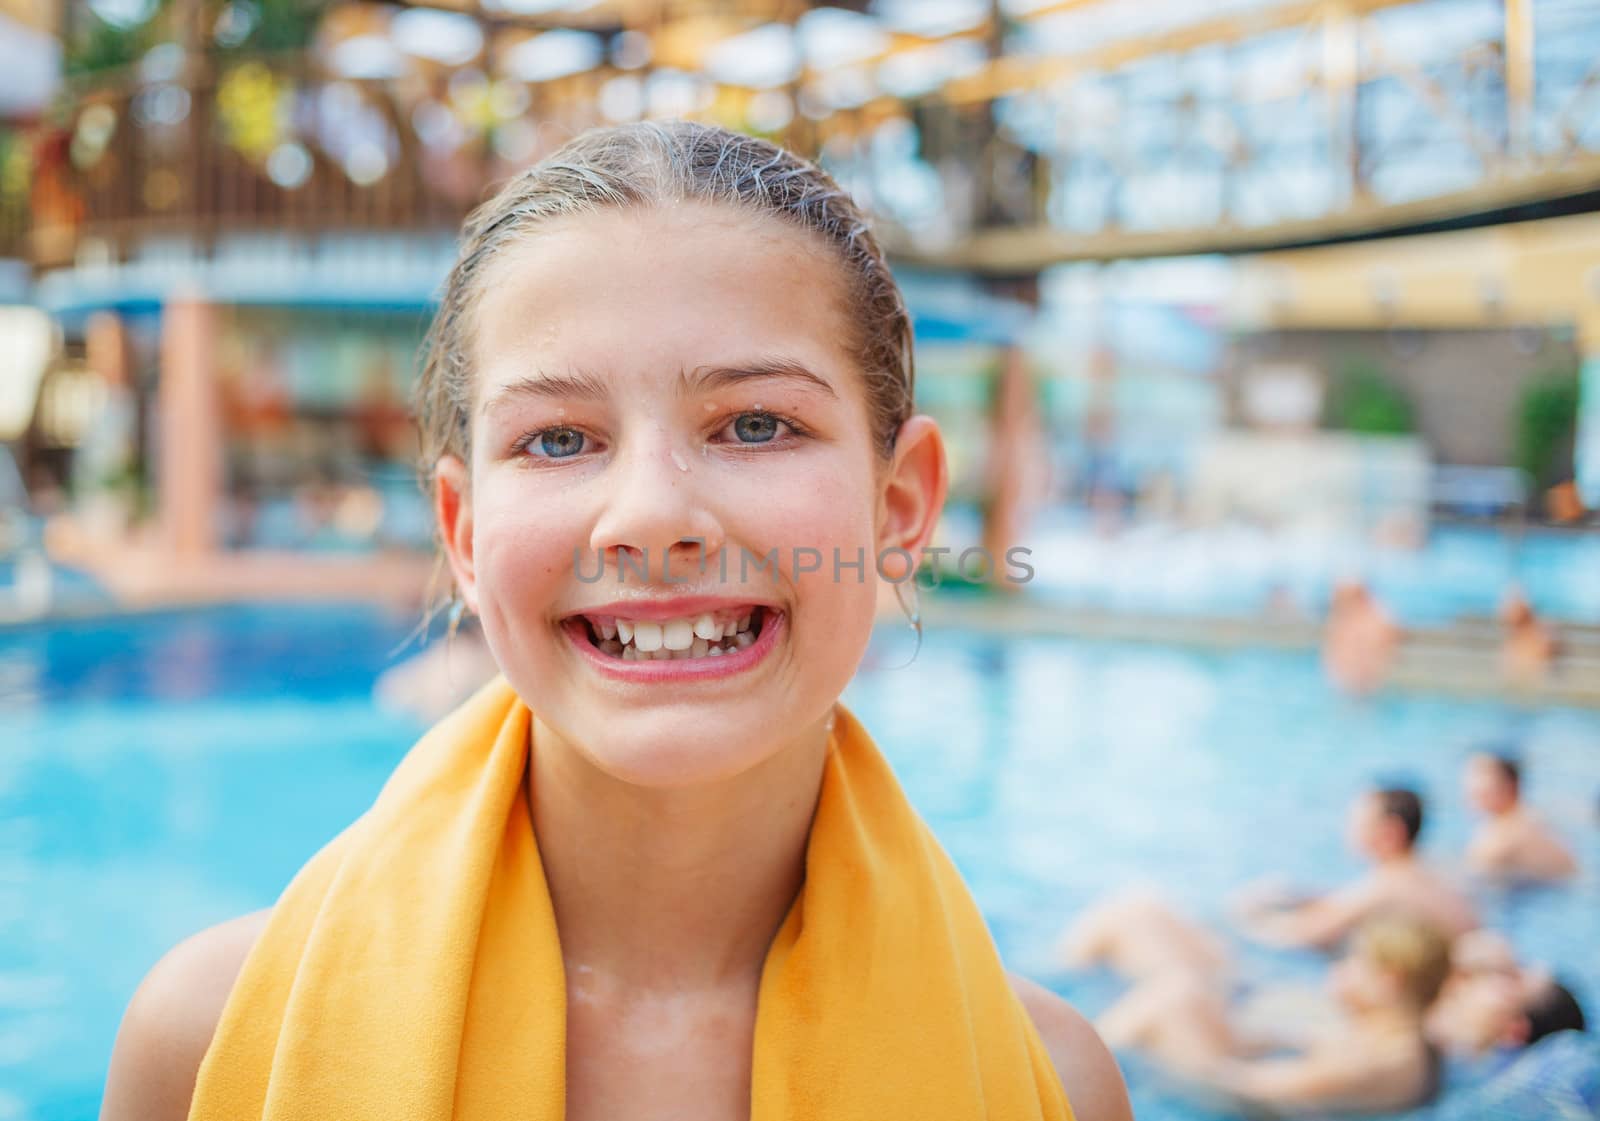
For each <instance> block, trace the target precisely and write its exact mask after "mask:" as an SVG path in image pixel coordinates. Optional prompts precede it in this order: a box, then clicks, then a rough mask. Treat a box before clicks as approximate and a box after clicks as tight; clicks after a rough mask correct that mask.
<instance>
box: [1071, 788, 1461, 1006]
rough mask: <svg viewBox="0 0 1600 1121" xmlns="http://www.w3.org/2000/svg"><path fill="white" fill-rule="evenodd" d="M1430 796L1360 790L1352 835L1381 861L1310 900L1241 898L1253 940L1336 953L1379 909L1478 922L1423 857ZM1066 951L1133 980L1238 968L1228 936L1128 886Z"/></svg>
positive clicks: (1243, 925) (1259, 894)
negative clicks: (1425, 805) (1425, 804)
mask: <svg viewBox="0 0 1600 1121" xmlns="http://www.w3.org/2000/svg"><path fill="white" fill-rule="evenodd" d="M1422 820H1423V817H1422V799H1421V798H1420V797H1419V796H1418V795H1417V794H1416V792H1414V791H1412V790H1407V789H1405V788H1403V787H1384V788H1380V789H1376V790H1370V791H1366V792H1364V793H1362V794H1361V795H1359V796H1358V797H1357V798H1356V800H1355V801H1354V802H1353V803H1352V804H1351V807H1350V813H1349V821H1348V840H1349V843H1350V845H1351V847H1352V848H1353V849H1355V851H1356V852H1358V853H1360V854H1361V855H1363V856H1365V857H1366V858H1368V859H1369V860H1371V861H1372V862H1373V865H1374V867H1373V869H1372V871H1370V872H1369V873H1368V874H1367V875H1365V876H1363V877H1362V878H1361V879H1359V880H1357V881H1356V882H1355V883H1353V884H1349V885H1347V886H1345V887H1342V888H1338V889H1335V890H1334V891H1331V892H1329V893H1327V894H1326V895H1321V896H1315V897H1312V898H1309V899H1308V898H1304V897H1299V896H1295V895H1292V894H1290V893H1286V892H1283V891H1281V890H1277V889H1276V888H1273V889H1272V890H1268V889H1266V888H1264V887H1262V886H1255V887H1252V888H1249V889H1247V890H1246V891H1244V892H1242V893H1241V895H1240V898H1239V899H1238V900H1237V901H1236V907H1235V910H1236V912H1237V914H1236V916H1235V917H1236V919H1237V920H1238V924H1239V927H1240V930H1241V932H1242V933H1243V934H1245V935H1246V936H1247V937H1249V938H1252V939H1253V940H1255V941H1258V942H1261V943H1263V944H1265V945H1269V946H1276V947H1281V948H1297V947H1298V948H1308V949H1323V950H1331V949H1334V948H1336V947H1337V946H1338V944H1339V943H1340V942H1342V941H1344V939H1345V938H1346V937H1347V936H1348V935H1349V934H1350V933H1351V932H1352V931H1353V930H1355V929H1356V927H1358V926H1359V925H1360V924H1361V923H1363V922H1364V921H1366V920H1367V919H1368V918H1370V917H1372V916H1373V915H1377V914H1382V913H1396V914H1402V915H1410V916H1412V917H1414V918H1417V919H1419V920H1421V921H1424V922H1427V923H1429V924H1431V925H1433V926H1435V927H1437V928H1438V929H1439V930H1441V931H1443V932H1444V934H1445V935H1446V936H1447V937H1452V938H1453V937H1455V936H1457V935H1459V934H1462V933H1464V932H1466V931H1468V930H1473V929H1476V927H1477V926H1478V918H1477V914H1476V912H1475V911H1474V910H1473V907H1472V904H1471V902H1470V901H1469V900H1468V899H1467V898H1466V896H1465V895H1463V894H1462V893H1461V892H1460V891H1458V890H1457V889H1456V888H1455V887H1454V886H1453V885H1452V884H1450V883H1449V882H1448V881H1447V880H1446V879H1444V877H1442V876H1441V875H1439V873H1438V872H1436V871H1435V870H1433V869H1432V868H1430V867H1428V866H1427V865H1426V864H1424V863H1423V862H1422V860H1421V859H1420V857H1419V856H1418V855H1417V852H1416V846H1417V838H1418V836H1419V834H1420V833H1421V832H1422ZM1057 958H1058V960H1059V961H1060V963H1061V964H1062V965H1064V966H1066V967H1067V968H1070V969H1086V968H1090V967H1093V966H1102V965H1103V966H1107V967H1109V968H1111V969H1112V970H1114V971H1115V972H1117V973H1118V974H1120V975H1121V976H1123V977H1126V978H1128V979H1130V980H1141V979H1147V978H1150V977H1153V976H1157V975H1160V974H1164V973H1169V972H1172V971H1173V970H1174V969H1176V970H1178V971H1180V972H1207V973H1215V974H1222V973H1225V972H1226V971H1227V970H1228V969H1229V968H1230V967H1231V966H1230V960H1231V959H1230V954H1229V950H1228V947H1227V944H1226V942H1225V941H1224V940H1223V939H1222V938H1221V937H1219V936H1218V935H1217V934H1215V933H1213V932H1211V931H1209V930H1206V929H1205V928H1203V927H1201V926H1199V925H1197V924H1195V923H1192V922H1190V921H1189V920H1188V919H1186V918H1182V917H1181V916H1178V915H1177V913H1176V912H1175V911H1174V910H1173V909H1172V908H1171V907H1170V906H1169V905H1168V904H1167V903H1166V902H1165V901H1164V900H1162V899H1161V898H1160V897H1159V895H1158V894H1156V893H1152V892H1149V891H1139V890H1135V891H1128V892H1122V893H1119V894H1117V895H1114V896H1112V897H1110V898H1109V899H1106V900H1104V901H1103V902H1101V903H1099V904H1097V905H1096V906H1094V907H1091V908H1090V909H1089V910H1087V911H1086V912H1084V914H1083V915H1081V916H1079V917H1078V919H1077V920H1075V921H1074V922H1073V923H1072V925H1071V926H1069V927H1068V928H1067V930H1066V932H1065V933H1064V934H1063V935H1062V938H1061V940H1060V942H1059V943H1058V944H1057Z"/></svg>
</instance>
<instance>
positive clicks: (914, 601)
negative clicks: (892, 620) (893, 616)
mask: <svg viewBox="0 0 1600 1121" xmlns="http://www.w3.org/2000/svg"><path fill="white" fill-rule="evenodd" d="M907 584H909V585H911V603H910V604H909V605H908V604H907V603H906V593H905V587H906V585H907ZM894 598H895V600H896V602H898V603H899V604H900V611H901V612H902V613H903V614H904V615H905V617H906V622H907V623H909V624H910V625H911V629H912V630H914V631H916V632H917V637H918V638H919V639H920V638H921V637H922V589H920V588H919V587H917V578H916V575H915V574H913V575H912V576H911V578H910V579H909V580H897V581H895V584H894Z"/></svg>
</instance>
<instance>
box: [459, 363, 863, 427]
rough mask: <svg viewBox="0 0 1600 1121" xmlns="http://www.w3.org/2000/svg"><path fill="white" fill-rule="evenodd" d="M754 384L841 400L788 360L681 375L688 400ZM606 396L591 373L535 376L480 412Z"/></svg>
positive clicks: (503, 391) (504, 389) (508, 387)
mask: <svg viewBox="0 0 1600 1121" xmlns="http://www.w3.org/2000/svg"><path fill="white" fill-rule="evenodd" d="M751 381H790V382H798V383H800V384H802V385H805V386H809V387H811V388H813V389H820V390H821V391H822V392H824V393H826V394H827V395H828V396H829V397H832V398H834V399H835V400H837V399H838V396H839V394H838V392H837V391H836V390H835V389H834V388H833V386H832V385H831V384H829V382H828V379H826V378H824V377H822V376H821V375H820V374H816V373H813V372H812V371H811V370H809V369H807V368H806V367H805V366H803V365H802V364H800V363H799V362H796V361H794V360H793V359H789V358H761V359H757V360H755V361H752V362H745V363H740V364H739V365H735V366H696V367H695V368H694V369H693V370H680V371H679V372H678V389H679V391H680V392H681V393H683V394H684V395H685V396H692V395H694V394H696V393H707V392H711V391H713V390H717V389H727V388H729V387H731V386H735V385H742V384H744V383H746V382H751ZM606 393H607V387H606V381H605V379H604V378H602V377H600V376H599V375H597V374H594V373H590V372H588V371H584V370H574V371H572V372H571V373H566V374H534V375H529V376H525V377H521V378H518V379H517V380H516V381H513V382H508V383H507V384H505V385H503V386H501V387H500V388H499V389H497V390H495V392H494V393H492V394H491V395H490V396H489V397H487V398H485V400H484V402H483V405H482V406H481V407H480V409H479V412H480V413H487V412H489V410H490V409H492V408H494V407H495V406H496V405H498V404H500V403H501V402H503V401H506V400H509V399H512V398H518V397H533V398H538V399H543V400H568V401H570V400H574V399H576V400H582V401H597V400H600V399H601V398H603V397H605V396H606Z"/></svg>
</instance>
